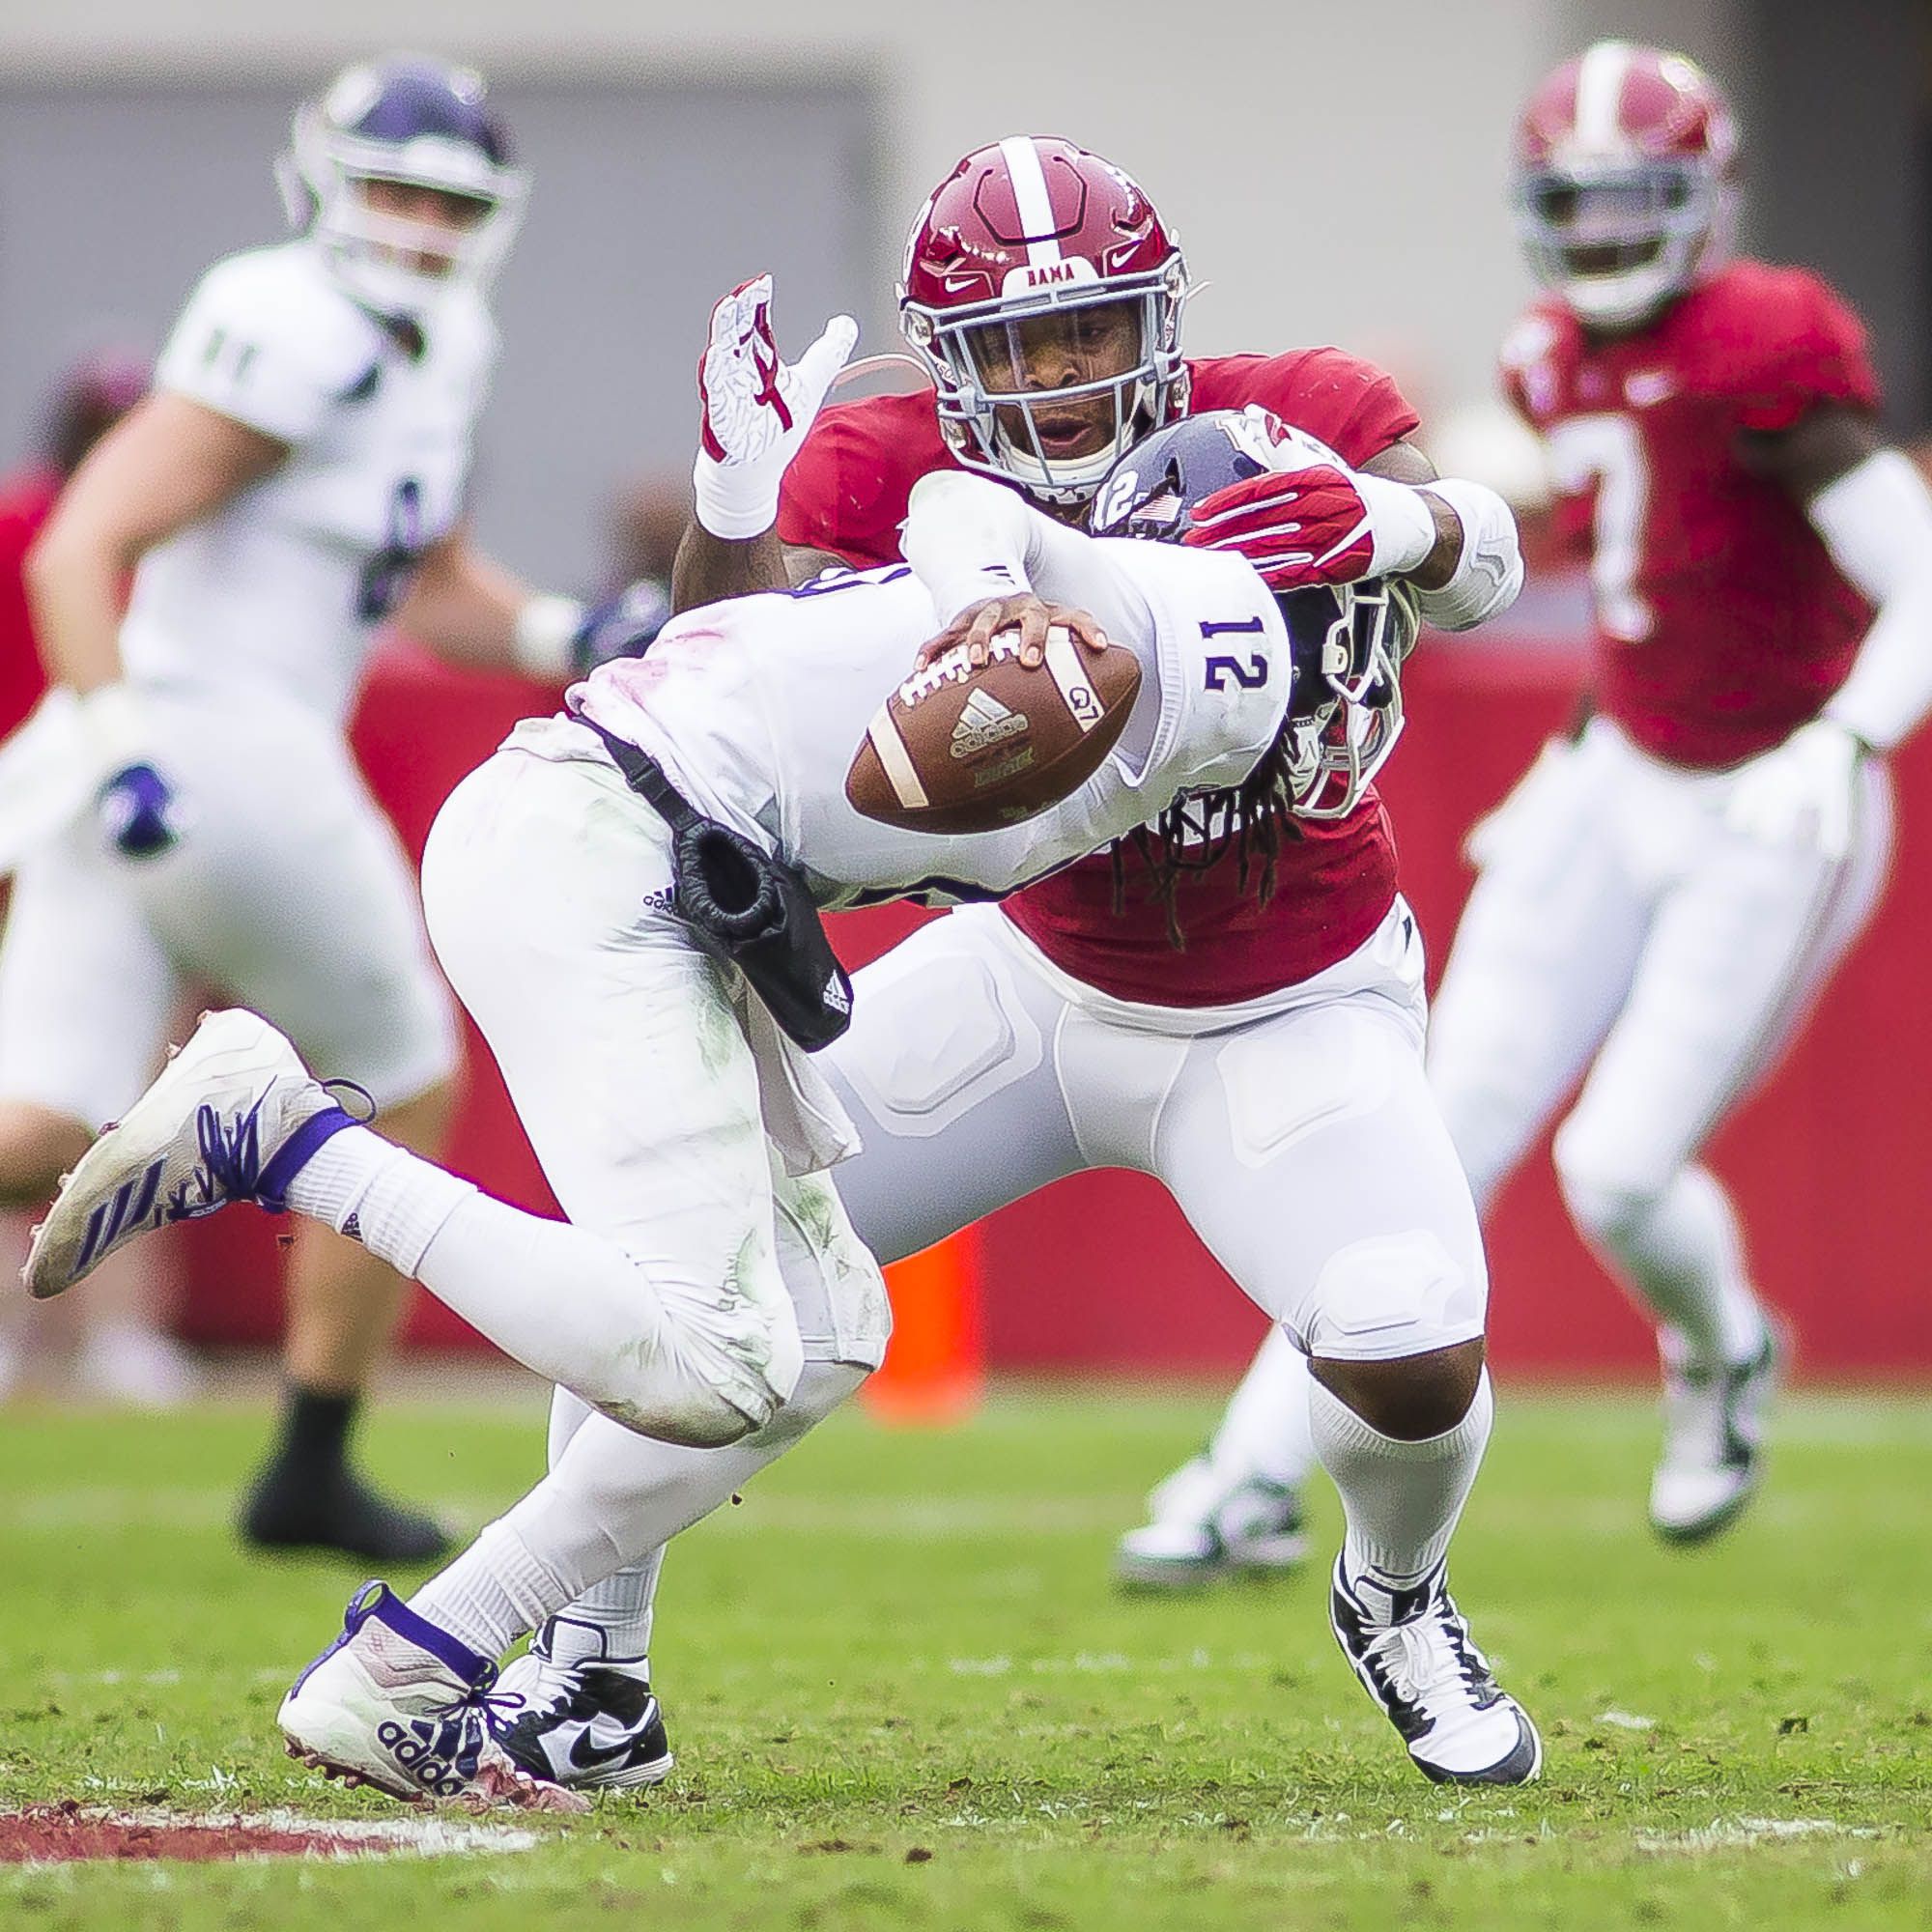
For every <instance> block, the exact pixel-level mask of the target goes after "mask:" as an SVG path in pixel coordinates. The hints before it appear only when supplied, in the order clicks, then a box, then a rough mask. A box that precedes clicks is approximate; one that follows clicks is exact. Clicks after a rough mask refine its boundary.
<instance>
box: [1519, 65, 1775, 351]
mask: <svg viewBox="0 0 1932 1932" xmlns="http://www.w3.org/2000/svg"><path fill="white" fill-rule="evenodd" d="M1737 156H1738V136H1737V127H1736V123H1735V122H1734V121H1733V120H1732V118H1731V110H1730V108H1729V106H1728V105H1727V104H1726V103H1725V100H1724V97H1723V96H1722V94H1720V93H1719V90H1718V88H1717V86H1716V84H1715V83H1714V82H1713V81H1712V80H1711V78H1710V76H1709V75H1708V74H1706V73H1705V72H1704V71H1703V70H1702V69H1701V68H1700V67H1698V66H1697V65H1696V64H1695V62H1693V61H1690V60H1687V59H1686V58H1685V57H1684V56H1683V55H1682V54H1673V53H1666V52H1664V51H1663V50H1662V48H1659V47H1646V46H1638V45H1636V44H1634V43H1632V42H1629V41H1599V42H1598V43H1597V44H1596V45H1595V46H1593V47H1590V48H1589V49H1587V50H1586V51H1585V52H1584V53H1582V54H1580V55H1578V56H1577V58H1576V59H1575V60H1570V61H1565V62H1564V64H1563V65H1562V66H1561V67H1559V68H1558V69H1557V70H1556V71H1555V72H1554V73H1552V74H1550V75H1549V76H1548V78H1547V79H1545V81H1544V82H1543V84H1542V85H1541V86H1540V87H1539V88H1538V89H1537V90H1536V92H1535V93H1534V94H1532V95H1531V96H1530V98H1529V104H1528V105H1527V106H1526V107H1525V108H1524V109H1523V112H1522V118H1521V120H1520V122H1519V123H1518V125H1517V134H1516V171H1515V185H1514V187H1515V191H1514V199H1515V202H1516V211H1517V224H1518V228H1519V230H1520V234H1521V236H1522V241H1523V246H1524V248H1525V250H1526V251H1527V253H1528V256H1529V263H1530V267H1531V269H1532V270H1534V272H1535V274H1536V276H1537V279H1538V280H1539V281H1541V282H1542V283H1544V285H1545V286H1546V287H1548V289H1550V290H1552V291H1553V292H1554V293H1555V294H1556V295H1557V296H1558V297H1559V298H1561V299H1562V300H1563V302H1564V303H1565V304H1566V305H1567V306H1568V307H1569V308H1570V309H1571V310H1572V311H1574V312H1575V314H1576V315H1577V317H1578V318H1579V319H1580V320H1581V321H1582V322H1583V323H1585V324H1586V325H1588V326H1591V327H1601V328H1610V329H1617V328H1630V327H1636V326H1638V325H1640V324H1642V323H1644V322H1646V321H1648V320H1649V319H1650V318H1651V317H1652V316H1654V315H1656V314H1657V313H1658V312H1659V311H1660V310H1661V309H1662V308H1663V307H1665V306H1666V305H1667V304H1668V303H1670V302H1671V301H1673V300H1675V299H1676V298H1677V297H1679V296H1681V295H1682V294H1683V293H1684V292H1685V290H1686V289H1688V288H1690V286H1691V285H1692V284H1693V283H1694V282H1696V281H1698V280H1699V279H1701V278H1702V277H1703V276H1704V275H1706V274H1708V273H1710V272H1711V271H1712V270H1714V269H1716V268H1717V267H1719V265H1720V264H1721V263H1722V261H1723V259H1724V257H1725V255H1726V253H1727V252H1728V251H1729V248H1730V241H1731V231H1732V228H1733V225H1734V222H1735V210H1736V196H1737Z"/></svg>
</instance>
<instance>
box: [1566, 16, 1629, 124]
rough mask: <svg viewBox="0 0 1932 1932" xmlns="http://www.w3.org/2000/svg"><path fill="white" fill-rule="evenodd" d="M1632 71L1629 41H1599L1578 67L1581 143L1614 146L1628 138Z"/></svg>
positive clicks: (1578, 111) (1578, 106) (1578, 120)
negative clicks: (1626, 109)
mask: <svg viewBox="0 0 1932 1932" xmlns="http://www.w3.org/2000/svg"><path fill="white" fill-rule="evenodd" d="M1630 70H1631V43H1629V42H1628V41H1599V42H1598V43H1597V44H1596V45H1595V46H1593V47H1591V48H1590V49H1589V50H1588V51H1587V52H1586V53H1585V54H1584V56H1583V58H1582V61H1581V62H1580V63H1579V64H1578V66H1577V146H1578V147H1579V148H1585V149H1589V148H1614V147H1617V146H1618V145H1620V144H1621V142H1622V141H1623V139H1624V130H1623V120H1622V110H1623V104H1624V81H1625V79H1626V78H1627V77H1628V75H1629V73H1630Z"/></svg>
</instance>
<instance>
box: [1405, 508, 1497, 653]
mask: <svg viewBox="0 0 1932 1932" xmlns="http://www.w3.org/2000/svg"><path fill="white" fill-rule="evenodd" d="M1418 494H1419V495H1420V496H1421V497H1422V498H1423V500H1424V501H1425V502H1426V503H1427V504H1428V505H1429V508H1430V511H1431V513H1432V515H1433V516H1434V518H1435V547H1434V548H1433V549H1432V550H1431V551H1430V553H1429V554H1428V555H1427V556H1426V557H1425V558H1424V559H1423V561H1422V564H1421V565H1420V566H1419V567H1418V568H1417V569H1415V570H1413V571H1410V572H1409V574H1408V581H1409V582H1410V583H1412V584H1413V585H1414V586H1415V589H1416V591H1417V593H1418V594H1417V597H1416V604H1417V606H1418V608H1419V609H1420V611H1421V613H1422V620H1423V622H1424V623H1426V624H1433V625H1434V626H1435V628H1436V629H1437V630H1438V631H1469V630H1473V629H1474V628H1475V627H1476V626H1477V625H1478V624H1483V623H1487V622H1488V621H1489V620H1490V619H1491V618H1492V617H1495V616H1500V615H1501V613H1502V612H1503V611H1507V610H1508V609H1509V607H1510V606H1511V605H1512V604H1514V603H1515V602H1516V600H1517V593H1518V592H1519V591H1520V590H1521V588H1522V546H1521V543H1520V539H1519V537H1518V534H1517V527H1516V517H1515V516H1514V514H1513V513H1512V512H1511V510H1510V507H1509V505H1508V504H1507V503H1505V502H1504V501H1503V499H1502V498H1501V497H1499V496H1498V495H1497V494H1496V493H1495V492H1494V491H1493V490H1491V489H1489V488H1487V487H1486V486H1485V485H1483V484H1481V483H1470V482H1466V481H1464V480H1463V479H1462V478H1460V477H1441V478H1438V479H1437V480H1436V481H1435V482H1432V483H1429V484H1426V485H1423V486H1422V487H1421V488H1420V490H1419V492H1418Z"/></svg>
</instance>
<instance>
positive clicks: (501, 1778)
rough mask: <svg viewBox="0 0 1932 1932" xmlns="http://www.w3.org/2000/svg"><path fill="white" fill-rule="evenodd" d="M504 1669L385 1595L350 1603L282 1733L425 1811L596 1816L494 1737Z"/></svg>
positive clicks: (300, 1685)
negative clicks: (438, 1803)
mask: <svg viewBox="0 0 1932 1932" xmlns="http://www.w3.org/2000/svg"><path fill="white" fill-rule="evenodd" d="M496 1683H497V1665H496V1663H495V1662H494V1661H493V1660H492V1659H490V1658H486V1657H479V1656H477V1654H476V1653H475V1652H474V1651H473V1650H471V1649H469V1646H468V1645H466V1644H464V1643H462V1642H460V1641H459V1640H458V1639H457V1638H456V1637H454V1636H452V1635H451V1634H449V1632H447V1631H445V1630H443V1629H441V1628H440V1627H439V1626H438V1625H436V1624H433V1623H431V1622H430V1621H429V1619H428V1618H427V1617H424V1616H420V1615H418V1614H417V1612H416V1611H414V1610H412V1609H411V1608H410V1606H409V1605H407V1604H405V1603H403V1602H402V1600H401V1599H400V1598H398V1597H397V1596H396V1594H395V1592H394V1591H392V1590H391V1589H390V1588H389V1586H388V1585H387V1584H386V1583H365V1584H363V1586H362V1587H361V1589H359V1590H358V1591H356V1593H355V1596H354V1597H352V1598H351V1599H350V1600H349V1608H348V1610H347V1611H346V1612H345V1613H344V1615H343V1619H342V1634H341V1635H340V1636H339V1637H337V1638H336V1639H335V1641H334V1642H333V1643H332V1644H330V1645H329V1647H328V1648H327V1650H326V1651H324V1652H323V1653H322V1655H321V1656H320V1657H318V1658H317V1659H316V1660H315V1662H313V1663H311V1664H310V1665H309V1666H308V1668H307V1669H306V1670H304V1671H303V1672H302V1674H301V1675H300V1676H299V1677H298V1678H297V1679H296V1681H295V1683H294V1685H293V1686H291V1688H290V1690H289V1694H288V1695H287V1696H286V1697H284V1698H283V1699H282V1708H281V1711H280V1713H279V1715H278V1716H277V1718H276V1721H277V1722H278V1723H279V1724H280V1725H281V1727H282V1734H283V1736H284V1737H286V1738H287V1739H288V1746H289V1755H290V1756H291V1757H295V1758H299V1759H300V1760H301V1761H302V1763H304V1764H306V1765H308V1766H310V1767H311V1768H312V1769H314V1770H316V1771H319V1772H321V1773H322V1774H323V1776H325V1777H340V1778H342V1779H344V1780H345V1781H346V1782H347V1783H349V1784H351V1785H357V1784H369V1785H374V1786H375V1788H376V1789H377V1790H379V1791H386V1792H387V1793H388V1794H389V1796H390V1797H391V1798H400V1799H402V1800H403V1801H404V1802H405V1803H406V1804H420V1803H422V1802H423V1801H424V1800H425V1799H438V1798H461V1799H464V1800H465V1801H467V1802H468V1803H469V1804H472V1805H477V1806H482V1805H487V1804H515V1805H520V1806H522V1807H523V1808H524V1809H526V1810H533V1811H587V1810H588V1809H589V1808H590V1804H589V1801H588V1800H587V1799H583V1798H579V1797H576V1796H575V1795H574V1794H572V1793H570V1792H567V1791H564V1790H561V1789H560V1788H558V1787H557V1786H556V1785H554V1784H542V1783H539V1782H538V1780H537V1779H535V1778H533V1777H531V1776H529V1775H528V1774H527V1773H526V1772H523V1771H520V1770H519V1769H518V1768H517V1767H516V1766H515V1765H514V1764H512V1763H511V1762H510V1760H509V1759H508V1758H506V1757H505V1756H504V1755H503V1753H502V1751H501V1750H500V1749H498V1748H497V1743H496V1740H495V1737H494V1736H493V1730H492V1725H493V1718H494V1715H495V1705H496V1701H497V1700H496V1699H495V1698H494V1697H493V1695H492V1692H493V1691H494V1690H495V1688H496Z"/></svg>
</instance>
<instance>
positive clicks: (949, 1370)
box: [866, 1228, 986, 1427]
mask: <svg viewBox="0 0 1932 1932" xmlns="http://www.w3.org/2000/svg"><path fill="white" fill-rule="evenodd" d="M886 1286H887V1288H888V1289H889V1290H890V1291H891V1293H892V1297H893V1339H892V1343H891V1345H890V1347H888V1349H887V1350H886V1361H885V1366H884V1367H883V1368H881V1369H880V1370H879V1371H878V1372H877V1373H876V1374H875V1375H874V1376H873V1377H872V1378H871V1379H870V1380H869V1381H868V1382H867V1384H866V1401H867V1406H869V1407H870V1408H871V1411H872V1413H873V1414H874V1415H876V1416H878V1417H879V1418H880V1420H881V1421H885V1422H894V1423H904V1424H914V1425H918V1424H923V1425H926V1426H928V1427H930V1426H934V1425H938V1424H943V1423H948V1422H957V1421H960V1420H961V1419H962V1418H964V1417H965V1416H968V1415H970V1414H971V1413H972V1412H973V1410H974V1409H975V1408H977V1407H978V1406H979V1405H980V1396H981V1395H982V1394H983V1393H984V1390H985V1383H986V1352H985V1343H984V1338H983V1336H982V1335H981V1332H980V1243H979V1238H978V1236H976V1235H975V1233H974V1231H973V1230H972V1229H971V1228H966V1229H962V1230H961V1231H960V1232H959V1233H958V1234H956V1235H954V1236H952V1239H951V1240H946V1241H941V1242H940V1243H939V1244H938V1245H937V1246H936V1247H930V1248H927V1249H926V1250H925V1251H924V1252H923V1254H917V1255H908V1256H907V1257H906V1259H905V1260H904V1261H902V1262H896V1263H895V1264H893V1266H891V1267H889V1268H888V1269H887V1270H886Z"/></svg>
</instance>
